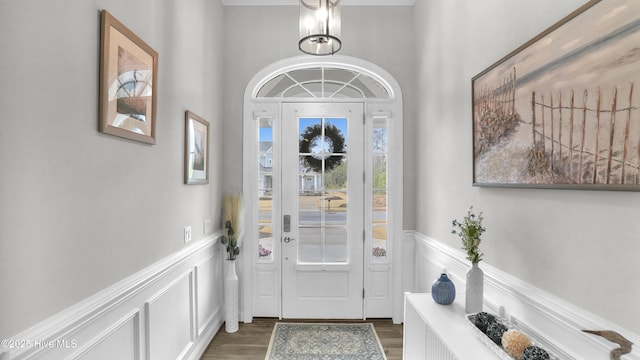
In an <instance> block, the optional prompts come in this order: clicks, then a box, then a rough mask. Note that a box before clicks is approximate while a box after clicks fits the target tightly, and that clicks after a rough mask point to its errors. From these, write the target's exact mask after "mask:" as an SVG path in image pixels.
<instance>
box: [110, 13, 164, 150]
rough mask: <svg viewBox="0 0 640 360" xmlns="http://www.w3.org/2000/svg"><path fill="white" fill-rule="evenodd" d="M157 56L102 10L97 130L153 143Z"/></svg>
mask: <svg viewBox="0 0 640 360" xmlns="http://www.w3.org/2000/svg"><path fill="white" fill-rule="evenodd" d="M157 78H158V53H157V52H156V51H155V50H153V48H151V46H149V45H148V44H147V43H145V42H144V41H143V40H142V39H140V38H139V37H138V36H137V35H136V34H134V33H133V32H132V31H131V30H129V29H128V28H127V27H126V26H124V25H123V24H122V23H121V22H120V21H118V20H117V19H116V18H114V17H113V16H112V15H111V14H110V13H109V12H107V11H106V10H102V34H101V43H100V101H99V102H100V110H99V111H100V115H99V118H100V121H99V130H100V132H103V133H105V134H111V135H115V136H119V137H123V138H126V139H131V140H135V141H140V142H143V143H147V144H155V143H156V108H157V91H156V85H157Z"/></svg>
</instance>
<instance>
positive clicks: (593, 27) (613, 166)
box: [472, 0, 640, 191]
mask: <svg viewBox="0 0 640 360" xmlns="http://www.w3.org/2000/svg"><path fill="white" fill-rule="evenodd" d="M638 44H640V1H627V0H607V1H600V0H592V1H589V2H588V3H586V4H585V5H583V6H582V7H580V8H579V9H577V10H576V11H574V12H573V13H571V14H569V15H568V16H567V17H565V18H564V19H562V20H561V21H559V22H558V23H556V24H555V25H553V26H552V27H550V28H549V29H547V30H545V31H544V32H543V33H541V34H540V35H538V36H537V37H535V38H533V39H532V40H530V41H529V42H527V43H526V44H524V45H522V46H521V47H519V48H518V49H516V50H515V51H513V52H511V53H510V54H508V55H507V56H505V57H504V58H502V59H501V60H499V61H498V62H497V63H495V64H493V65H492V66H490V67H489V68H487V69H486V70H484V71H482V72H481V73H480V74H478V75H476V76H475V77H474V78H473V79H472V99H473V104H472V107H473V184H474V185H475V186H502V187H534V188H560V189H593V190H634V191H638V190H640V76H638V75H640V51H639V49H640V48H639V47H638Z"/></svg>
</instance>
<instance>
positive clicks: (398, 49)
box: [224, 6, 415, 229]
mask: <svg viewBox="0 0 640 360" xmlns="http://www.w3.org/2000/svg"><path fill="white" fill-rule="evenodd" d="M412 12H413V8H412V7H407V6H385V7H370V6H345V7H343V11H342V40H343V48H342V50H341V51H340V54H341V55H348V56H353V57H358V58H361V59H364V60H368V61H370V62H373V63H375V64H377V65H379V66H380V67H382V68H383V69H385V70H386V71H388V72H389V73H390V74H391V75H392V76H394V77H395V78H396V80H397V81H398V82H399V83H400V86H401V88H402V90H403V92H404V94H403V95H404V116H405V130H406V132H405V145H404V149H405V164H404V166H405V172H406V173H405V176H404V185H405V188H406V189H413V188H414V187H415V176H413V174H414V168H415V166H414V159H415V156H414V151H413V149H414V140H413V139H414V137H413V136H412V135H411V131H410V129H411V125H410V124H411V123H412V121H413V120H412V118H413V116H412V114H413V111H412V109H413V105H414V93H415V92H414V91H413V88H414V84H415V81H414V73H413V67H414V61H413V58H414V56H413V31H412V30H413V28H412V25H411V24H412ZM298 14H299V10H298V7H297V6H262V7H260V6H228V7H225V13H224V20H225V31H226V33H225V46H224V48H225V76H226V78H225V91H226V97H225V104H224V114H225V116H224V117H225V119H226V120H225V121H227V122H226V123H225V130H224V131H225V133H224V139H225V151H226V153H227V154H228V156H227V157H225V169H226V171H225V174H224V176H225V177H224V184H225V185H226V186H227V187H228V188H230V189H233V188H235V189H236V190H240V189H241V187H242V111H243V110H242V105H243V96H244V90H245V88H246V86H247V83H248V82H249V80H251V78H252V77H253V76H254V75H255V74H256V73H257V72H258V71H260V70H261V69H263V68H264V67H266V66H267V65H270V64H272V63H274V62H276V61H279V60H282V59H285V58H289V57H294V56H300V55H301V54H302V53H301V52H300V51H299V50H298ZM395 176H402V174H397V175H395ZM414 201H415V200H414V196H413V194H412V192H411V191H408V192H405V217H406V219H405V224H404V225H405V228H409V229H410V228H412V227H413V226H414V217H413V215H414V211H413V209H414V208H415V202H414Z"/></svg>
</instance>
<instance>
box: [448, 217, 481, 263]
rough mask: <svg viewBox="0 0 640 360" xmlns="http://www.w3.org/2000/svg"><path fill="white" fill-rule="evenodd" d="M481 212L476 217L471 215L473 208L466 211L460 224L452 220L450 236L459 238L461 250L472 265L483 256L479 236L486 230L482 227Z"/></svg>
mask: <svg viewBox="0 0 640 360" xmlns="http://www.w3.org/2000/svg"><path fill="white" fill-rule="evenodd" d="M482 219H483V217H482V212H480V214H478V215H476V214H474V213H473V206H471V207H469V210H467V215H466V216H465V217H464V218H463V219H462V222H460V221H458V220H455V219H454V220H453V222H452V224H453V229H452V230H451V233H452V234H456V235H458V236H460V239H462V248H463V249H464V250H465V251H466V252H467V259H468V260H469V261H471V262H472V263H478V262H480V261H481V260H482V256H483V255H484V254H483V253H482V252H480V242H481V239H480V236H481V235H482V233H483V232H484V231H485V230H486V229H485V228H483V227H482Z"/></svg>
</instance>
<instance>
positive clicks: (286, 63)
mask: <svg viewBox="0 0 640 360" xmlns="http://www.w3.org/2000/svg"><path fill="white" fill-rule="evenodd" d="M291 94H293V96H291ZM354 101H357V102H362V103H363V106H364V113H365V114H364V119H363V121H364V122H365V123H366V124H368V125H366V126H368V127H369V129H370V130H371V129H372V128H375V127H376V126H379V125H375V124H385V125H384V131H386V132H387V133H386V136H387V137H388V150H387V152H388V160H387V165H386V166H387V169H386V171H387V173H388V174H392V176H388V177H387V184H385V186H386V188H385V194H387V195H385V196H387V197H388V203H387V204H386V205H385V206H386V207H387V208H386V209H387V210H386V211H387V216H388V223H387V226H386V235H385V236H386V237H388V239H390V241H389V243H390V244H391V246H390V247H389V248H388V249H386V251H387V253H386V254H387V255H388V258H386V259H385V261H386V262H384V261H383V262H379V263H378V262H376V261H375V259H374V260H371V261H370V262H367V267H368V268H369V269H374V272H372V273H371V274H370V275H366V276H365V293H367V295H366V298H365V299H366V300H365V316H366V317H374V316H375V317H381V316H382V317H392V318H393V319H394V322H396V323H399V322H401V321H402V302H403V294H402V266H401V264H402V261H401V259H402V237H403V232H402V225H403V189H402V178H403V177H402V175H401V174H403V166H402V163H403V161H402V160H403V141H402V138H403V114H402V91H401V88H400V86H399V84H398V82H397V81H396V80H395V79H394V77H393V76H392V75H391V74H390V73H388V72H387V71H386V70H384V69H383V68H381V67H379V66H377V65H375V64H373V63H370V62H368V61H366V60H363V59H358V58H354V57H349V56H343V55H334V56H331V57H314V56H298V57H293V58H288V59H284V60H281V61H278V62H275V63H273V64H271V65H268V66H267V67H265V68H264V69H262V70H260V71H259V72H258V73H256V75H255V76H253V78H252V79H251V80H250V81H249V83H248V85H247V87H246V89H245V95H244V112H243V194H244V198H245V201H246V202H247V204H248V209H251V210H250V211H248V212H247V214H246V225H245V227H246V232H245V234H246V236H245V238H246V239H245V244H244V249H243V255H244V256H243V259H242V265H241V272H242V274H243V276H242V277H243V280H244V283H243V285H242V289H243V291H242V295H241V304H242V305H243V306H242V309H241V310H242V313H241V318H242V319H243V320H244V321H245V322H251V321H252V319H253V317H254V316H266V315H264V313H263V310H260V309H259V308H262V307H267V308H269V309H275V308H276V306H277V305H276V304H279V302H280V301H281V298H280V294H279V289H280V288H281V283H280V281H281V280H280V277H279V275H278V274H279V268H280V260H279V259H278V257H277V256H271V257H269V256H270V254H271V253H270V251H273V252H274V253H276V252H278V251H279V246H280V234H277V233H272V234H271V236H272V242H273V243H272V246H273V248H272V249H268V251H265V252H264V253H259V250H258V249H259V246H262V244H261V243H260V241H261V238H260V237H261V236H263V233H264V232H261V231H260V230H259V226H261V225H260V224H259V213H258V212H259V209H258V204H259V201H260V197H261V196H262V195H260V194H261V193H265V192H268V191H273V192H278V190H279V189H278V188H277V186H278V185H277V184H278V181H277V177H278V174H277V172H274V174H273V176H271V177H269V179H268V181H269V182H270V184H271V182H273V184H274V185H273V188H272V189H271V188H268V187H265V188H261V187H262V186H263V185H258V184H259V183H261V182H263V181H266V180H265V179H266V177H265V176H264V171H263V169H264V166H263V165H264V164H262V163H261V164H260V165H258V160H257V159H259V158H261V157H262V158H264V161H269V164H270V161H271V159H266V157H267V156H268V154H269V151H271V152H273V153H275V154H277V153H278V152H279V151H280V148H279V145H278V143H277V135H276V133H274V135H273V143H272V144H271V145H272V148H271V149H261V148H262V147H265V146H264V145H268V144H264V142H262V143H261V142H259V141H256V139H258V138H259V136H260V131H261V125H260V124H267V123H268V124H269V125H267V126H271V124H272V123H273V122H278V119H279V118H280V116H281V109H282V104H283V103H289V102H304V103H313V102H323V103H327V102H354ZM364 161H365V163H366V162H367V161H372V160H364ZM369 165H371V164H369ZM261 173H262V174H261ZM269 175H271V174H269ZM365 177H366V175H365ZM274 180H276V181H274ZM269 186H271V185H269ZM259 188H260V189H259ZM265 189H266V190H265ZM369 190H371V189H369ZM261 191H262V192H261ZM271 206H273V207H272V208H271V211H272V213H273V214H274V216H273V218H272V221H274V222H278V221H280V219H279V218H278V217H279V216H280V213H279V210H280V209H278V204H277V202H276V201H273V202H272V204H271ZM365 206H370V207H373V206H374V205H373V200H370V203H368V204H365ZM275 214H278V215H275ZM370 220H371V222H373V219H370ZM369 236H371V235H369ZM267 252H269V255H266V256H265V257H263V255H264V254H266V253H267ZM367 256H369V254H367ZM376 269H379V270H380V271H377V270H376ZM271 273H273V275H270V274H271ZM373 278H376V279H378V280H375V279H373ZM380 279H382V280H380ZM373 281H383V282H384V281H386V282H387V283H388V294H386V295H384V296H378V295H380V294H377V295H376V294H373V292H371V293H368V291H369V290H368V285H367V284H370V286H371V287H373V285H371V284H372V282H373ZM265 282H267V283H266V284H265ZM376 288H379V286H378V285H376ZM376 296H377V297H376ZM385 296H386V297H385ZM254 314H257V315H254ZM367 314H368V315H367ZM278 315H281V314H276V313H269V316H278Z"/></svg>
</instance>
